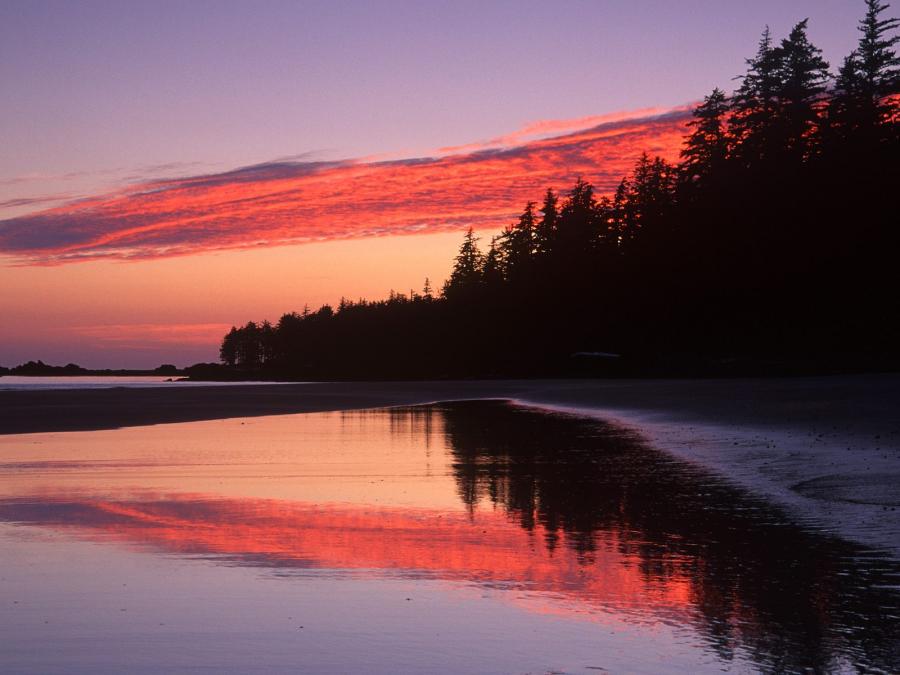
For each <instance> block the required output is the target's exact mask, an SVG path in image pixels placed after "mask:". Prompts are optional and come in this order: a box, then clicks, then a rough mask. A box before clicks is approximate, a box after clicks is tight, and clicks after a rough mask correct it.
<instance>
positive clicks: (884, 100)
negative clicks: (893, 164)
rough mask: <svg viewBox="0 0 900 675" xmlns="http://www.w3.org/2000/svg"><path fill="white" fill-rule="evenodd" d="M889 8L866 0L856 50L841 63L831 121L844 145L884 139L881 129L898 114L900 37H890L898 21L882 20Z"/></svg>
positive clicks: (877, 1)
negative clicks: (898, 49) (899, 51)
mask: <svg viewBox="0 0 900 675" xmlns="http://www.w3.org/2000/svg"><path fill="white" fill-rule="evenodd" d="M888 7H889V5H887V4H884V3H882V2H879V0H866V15H865V17H864V18H863V19H862V20H861V21H860V22H859V31H860V33H861V36H860V38H859V44H858V46H857V48H856V49H855V50H854V51H853V53H852V54H850V55H849V56H848V57H847V58H845V59H844V63H843V65H842V66H841V68H840V71H839V72H838V76H837V78H836V80H835V86H834V95H833V98H832V103H831V110H830V118H831V122H832V126H833V128H834V130H835V131H836V133H837V134H838V135H839V137H840V138H842V139H844V140H845V141H851V140H852V141H856V142H860V141H861V142H866V141H868V140H876V141H877V140H878V138H880V137H882V136H884V134H883V133H880V129H879V128H880V127H882V126H883V125H885V124H887V123H889V122H891V121H893V120H894V119H895V118H896V116H897V114H898V103H897V100H896V97H894V96H892V95H894V94H897V93H898V92H900V57H898V56H897V54H896V52H895V50H894V46H895V45H896V44H897V43H898V42H900V36H898V35H894V36H889V35H888V33H890V32H891V31H893V30H896V29H897V27H898V26H900V19H895V18H892V19H881V18H880V17H879V15H880V14H881V13H882V12H884V11H885V10H886V9H888Z"/></svg>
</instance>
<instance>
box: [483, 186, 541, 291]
mask: <svg viewBox="0 0 900 675" xmlns="http://www.w3.org/2000/svg"><path fill="white" fill-rule="evenodd" d="M535 206H536V204H535V202H528V204H527V205H526V206H525V210H524V211H523V212H522V215H521V216H519V221H518V222H517V223H516V224H515V225H512V226H510V227H508V228H506V229H505V230H504V231H503V234H501V235H500V240H499V246H500V251H501V253H502V258H503V262H504V266H505V276H506V278H507V279H510V280H512V281H514V282H519V281H521V280H522V279H524V278H525V277H527V276H528V274H529V273H530V271H531V267H532V263H533V262H534V252H535V220H536V219H535V217H534V210H535ZM492 244H493V242H492Z"/></svg>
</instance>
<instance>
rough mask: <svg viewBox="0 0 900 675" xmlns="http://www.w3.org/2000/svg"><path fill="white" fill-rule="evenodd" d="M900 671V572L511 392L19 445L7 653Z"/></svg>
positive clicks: (188, 667)
mask: <svg viewBox="0 0 900 675" xmlns="http://www.w3.org/2000/svg"><path fill="white" fill-rule="evenodd" d="M201 670H202V671H209V672H242V673H243V672H304V671H305V672H314V673H332V672H333V673H347V672H365V673H397V672H416V673H420V672H435V673H445V672H478V673H518V672H522V673H524V672H528V673H545V672H566V673H570V672H571V673H576V672H587V673H596V672H604V671H609V672H615V673H618V672H628V673H639V672H646V673H659V672H697V671H700V672H705V671H709V672H720V671H723V670H724V671H729V670H730V671H734V672H756V671H764V672H854V671H865V672H900V565H898V563H897V561H895V560H892V559H891V558H888V557H886V556H884V555H881V554H878V553H876V552H874V551H869V550H867V549H864V548H861V547H859V546H857V545H854V544H850V543H847V542H844V541H842V540H839V539H836V538H834V537H831V536H826V535H824V534H821V533H818V532H817V531H816V528H815V526H814V524H812V523H799V522H795V521H792V519H791V518H789V517H788V516H786V515H785V514H784V513H783V512H782V511H780V510H779V509H777V508H775V507H773V506H772V505H770V504H768V503H766V502H765V501H763V500H760V499H756V498H753V497H752V496H750V495H748V494H746V493H743V492H741V491H739V490H737V489H735V488H733V487H730V486H729V485H727V484H726V483H725V482H723V481H721V480H719V479H718V478H716V477H714V476H712V475H711V474H709V473H707V472H705V471H704V470H702V469H701V468H699V467H696V466H693V465H691V464H688V463H685V462H681V461H678V460H675V459H673V458H672V457H670V456H668V455H666V454H663V453H661V452H659V451H657V450H655V449H654V448H652V447H650V446H648V445H647V444H646V443H645V442H644V441H643V440H642V439H641V438H639V437H637V436H636V435H635V434H633V433H630V432H626V431H624V430H622V429H620V428H618V427H615V426H612V425H607V424H603V423H601V422H597V421H595V420H587V419H583V418H578V417H575V416H569V415H565V414H558V413H544V412H540V411H537V410H534V409H530V408H524V407H518V406H515V405H512V404H509V403H506V402H502V401H475V402H460V403H448V404H439V405H430V406H417V407H410V408H393V409H383V410H366V411H354V412H334V413H316V414H301V415H287V416H277V417H257V418H251V419H230V420H218V421H211V422H192V423H186V424H169V425H159V426H152V427H134V428H127V429H119V430H114V431H95V432H70V433H53V434H26V435H19V436H0V671H2V672H4V673H16V672H29V673H30V672H34V673H53V672H84V673H99V672H129V673H140V672H148V673H151V672H152V673H156V672H186V671H188V672H189V671H201Z"/></svg>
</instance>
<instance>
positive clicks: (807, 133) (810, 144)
mask: <svg viewBox="0 0 900 675" xmlns="http://www.w3.org/2000/svg"><path fill="white" fill-rule="evenodd" d="M808 21H809V20H808V19H804V20H803V21H800V22H799V23H797V24H796V25H795V26H794V28H793V29H792V30H791V33H790V35H788V37H787V38H785V39H784V40H782V41H781V60H780V68H781V77H780V80H781V82H780V86H779V88H778V90H777V95H778V99H779V104H780V110H779V111H778V115H777V117H776V119H777V120H778V121H779V122H780V125H779V126H780V127H781V128H782V129H783V133H784V135H783V137H782V139H781V141H782V142H783V143H784V147H785V150H787V151H788V152H789V153H790V154H793V155H794V156H797V157H801V158H802V157H806V156H808V155H809V154H811V153H812V152H814V151H815V148H816V144H817V139H816V138H815V136H816V135H817V134H818V132H819V131H820V122H821V115H822V109H823V106H824V97H823V94H824V93H825V87H826V83H827V82H828V79H829V73H828V62H827V61H825V59H823V58H822V50H821V49H819V48H818V47H816V46H815V45H813V44H812V43H811V42H810V41H809V37H808V36H807V34H806V26H807V23H808Z"/></svg>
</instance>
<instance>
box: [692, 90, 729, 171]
mask: <svg viewBox="0 0 900 675" xmlns="http://www.w3.org/2000/svg"><path fill="white" fill-rule="evenodd" d="M728 106H729V104H728V98H727V97H726V96H725V92H723V91H722V90H721V89H719V88H718V87H717V88H715V89H713V91H712V93H711V94H710V95H709V96H707V97H705V98H704V99H703V103H701V104H700V105H698V106H697V107H696V108H694V118H693V119H692V120H691V121H690V122H688V126H689V127H691V129H692V131H691V133H690V135H688V137H687V139H686V140H685V143H684V148H682V150H681V158H682V164H681V171H680V175H681V179H682V181H683V182H685V183H686V184H688V185H694V184H697V183H701V182H703V180H704V179H705V178H706V177H707V176H709V175H710V174H714V173H716V172H717V171H718V170H720V169H721V167H722V163H723V162H724V161H725V158H726V156H727V154H728V138H727V136H726V130H725V125H726V117H727V115H728Z"/></svg>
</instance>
